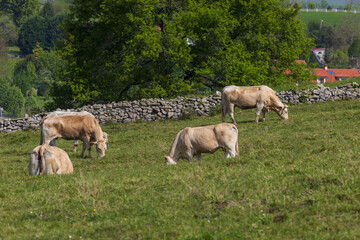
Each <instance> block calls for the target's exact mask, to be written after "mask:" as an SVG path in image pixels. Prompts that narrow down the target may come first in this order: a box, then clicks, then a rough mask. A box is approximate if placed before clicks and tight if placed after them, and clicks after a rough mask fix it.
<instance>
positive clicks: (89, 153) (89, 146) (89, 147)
mask: <svg viewBox="0 0 360 240" xmlns="http://www.w3.org/2000/svg"><path fill="white" fill-rule="evenodd" d="M87 149H88V155H89V157H90V158H92V156H91V145H90V143H89V144H88V146H87Z"/></svg>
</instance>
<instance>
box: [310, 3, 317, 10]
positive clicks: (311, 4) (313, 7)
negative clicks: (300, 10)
mask: <svg viewBox="0 0 360 240" xmlns="http://www.w3.org/2000/svg"><path fill="white" fill-rule="evenodd" d="M308 8H309V9H315V8H316V4H315V3H314V2H309V3H308Z"/></svg>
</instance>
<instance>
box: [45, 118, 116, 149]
mask: <svg viewBox="0 0 360 240" xmlns="http://www.w3.org/2000/svg"><path fill="white" fill-rule="evenodd" d="M68 115H91V116H93V117H95V116H94V115H92V114H91V113H89V112H87V111H81V112H71V111H54V112H51V113H49V114H48V115H46V116H47V117H51V116H68ZM103 136H104V141H105V149H107V147H108V142H109V139H108V134H107V133H106V132H103ZM73 144H74V147H73V151H74V152H76V147H77V146H79V140H74V143H73ZM50 145H51V146H56V139H54V140H52V141H51V142H50ZM89 151H91V146H90V150H89Z"/></svg>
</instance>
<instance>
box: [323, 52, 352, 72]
mask: <svg viewBox="0 0 360 240" xmlns="http://www.w3.org/2000/svg"><path fill="white" fill-rule="evenodd" d="M328 59H329V62H328V65H329V66H331V68H346V67H347V66H348V65H349V57H348V55H347V54H346V53H345V52H343V51H341V50H339V49H337V50H334V51H332V52H331V54H330V56H329V58H328Z"/></svg>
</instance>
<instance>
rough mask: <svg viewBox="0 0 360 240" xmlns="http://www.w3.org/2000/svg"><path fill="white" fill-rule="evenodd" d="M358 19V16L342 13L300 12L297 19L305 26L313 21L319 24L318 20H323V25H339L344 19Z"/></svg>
mask: <svg viewBox="0 0 360 240" xmlns="http://www.w3.org/2000/svg"><path fill="white" fill-rule="evenodd" d="M348 16H351V17H354V18H360V14H354V13H344V12H300V13H299V18H300V19H301V20H302V21H303V22H304V23H305V24H306V25H307V24H309V22H311V21H314V22H318V23H319V24H320V20H323V24H327V25H336V26H338V25H339V24H341V21H342V18H344V17H348Z"/></svg>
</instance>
